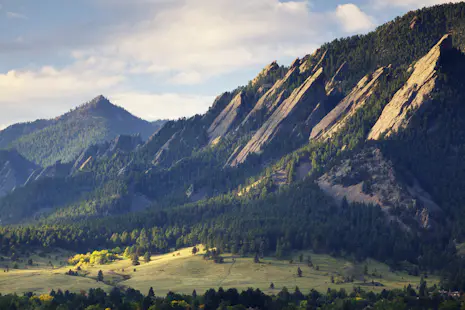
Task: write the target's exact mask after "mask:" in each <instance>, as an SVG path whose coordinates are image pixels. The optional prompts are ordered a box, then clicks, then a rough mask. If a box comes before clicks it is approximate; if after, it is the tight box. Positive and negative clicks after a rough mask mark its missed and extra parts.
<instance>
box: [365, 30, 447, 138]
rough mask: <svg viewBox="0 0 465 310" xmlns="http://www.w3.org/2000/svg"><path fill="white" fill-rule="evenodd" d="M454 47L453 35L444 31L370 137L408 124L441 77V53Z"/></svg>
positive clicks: (392, 131)
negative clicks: (439, 67)
mask: <svg viewBox="0 0 465 310" xmlns="http://www.w3.org/2000/svg"><path fill="white" fill-rule="evenodd" d="M451 47H452V38H451V36H450V35H445V36H444V37H442V39H441V40H440V41H439V42H438V43H437V44H436V45H435V46H434V47H433V48H432V49H431V50H430V52H429V53H428V54H427V55H426V56H424V57H423V58H421V59H420V60H419V61H418V62H417V63H416V64H415V66H414V70H413V73H412V75H411V76H410V78H409V79H408V81H407V82H406V83H405V85H404V86H403V87H402V88H401V89H400V90H399V91H398V92H397V93H396V94H395V95H394V97H393V98H392V100H391V102H389V103H388V104H387V106H386V107H385V108H384V110H383V113H382V114H381V116H380V118H379V119H378V121H377V122H376V124H375V125H374V126H373V128H372V130H371V132H370V134H369V136H368V139H371V140H378V139H380V138H381V137H382V136H383V134H385V135H386V136H390V135H392V134H393V133H395V132H397V131H398V130H399V129H402V128H405V127H407V126H408V124H409V122H410V119H411V114H412V113H411V112H415V111H418V110H419V109H420V108H422V107H424V106H425V105H427V103H428V102H429V101H430V95H431V92H432V91H433V90H434V88H435V87H436V81H437V78H438V74H437V71H436V70H437V65H438V61H439V58H440V56H441V53H442V52H443V51H444V50H447V49H450V48H451Z"/></svg>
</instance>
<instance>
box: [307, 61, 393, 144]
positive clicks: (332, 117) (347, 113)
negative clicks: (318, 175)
mask: <svg viewBox="0 0 465 310" xmlns="http://www.w3.org/2000/svg"><path fill="white" fill-rule="evenodd" d="M386 72H388V68H387V67H382V68H379V69H378V70H376V71H375V72H374V73H373V74H369V75H366V76H365V77H363V78H362V79H361V80H360V82H358V84H357V85H356V86H355V87H354V89H353V90H352V91H351V92H350V94H349V95H348V96H346V97H345V98H344V99H343V100H342V101H341V102H340V103H339V104H338V105H337V106H336V107H335V108H334V109H333V110H332V111H331V112H329V113H328V114H327V115H326V116H325V117H324V118H323V119H322V120H321V121H320V122H319V123H318V125H316V126H315V127H313V129H312V132H311V134H310V139H320V138H321V139H327V138H329V137H331V136H332V135H333V134H334V133H336V132H337V131H338V130H339V129H341V128H342V127H343V126H344V125H345V124H346V123H347V121H348V120H349V119H350V118H351V117H352V116H353V115H354V114H355V112H357V110H358V109H360V108H361V107H363V106H364V105H365V104H366V103H367V101H368V99H370V97H371V96H372V95H373V93H374V92H375V90H376V89H377V88H378V86H379V80H380V79H381V77H382V76H383V75H385V74H386Z"/></svg>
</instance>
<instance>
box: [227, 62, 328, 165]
mask: <svg viewBox="0 0 465 310" xmlns="http://www.w3.org/2000/svg"><path fill="white" fill-rule="evenodd" d="M325 99H326V91H325V89H324V76H323V69H322V68H320V69H319V70H317V71H316V73H315V74H314V75H312V76H310V77H309V78H308V79H307V80H306V81H305V82H304V83H303V84H302V85H301V86H300V87H298V88H297V89H295V90H294V91H293V92H292V94H291V95H290V96H289V98H287V99H286V100H285V101H284V102H283V103H282V104H281V105H280V106H279V107H278V108H277V109H276V110H275V111H274V113H273V114H272V115H271V116H270V117H269V118H268V119H267V120H266V122H265V123H264V124H263V126H262V127H261V128H260V129H259V130H258V131H257V132H256V133H255V135H254V136H253V137H252V139H251V140H250V141H249V142H248V143H247V145H246V146H245V147H244V148H243V149H242V151H241V152H240V153H239V154H238V156H237V157H236V158H235V159H234V160H233V161H232V162H231V166H237V165H238V164H240V163H243V162H244V161H245V160H246V158H247V156H248V155H249V154H251V153H258V152H260V151H261V150H262V147H263V146H264V145H265V144H267V143H269V142H270V141H271V140H272V139H273V137H274V136H276V134H277V133H278V132H279V131H280V128H281V126H282V123H283V122H284V121H285V120H286V119H287V118H288V117H290V116H292V115H293V114H294V113H295V114H297V115H299V117H305V118H307V117H308V114H309V112H308V110H309V109H310V112H311V111H312V110H313V109H314V108H315V107H316V105H317V104H318V103H320V102H322V101H324V100H325ZM299 107H301V108H302V110H301V111H298V110H299ZM301 112H302V113H301ZM305 118H304V119H305Z"/></svg>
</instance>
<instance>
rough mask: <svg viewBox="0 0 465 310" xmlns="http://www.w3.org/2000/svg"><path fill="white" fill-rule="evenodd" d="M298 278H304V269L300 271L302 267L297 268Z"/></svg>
mask: <svg viewBox="0 0 465 310" xmlns="http://www.w3.org/2000/svg"><path fill="white" fill-rule="evenodd" d="M297 276H298V277H299V278H301V277H302V269H300V267H297Z"/></svg>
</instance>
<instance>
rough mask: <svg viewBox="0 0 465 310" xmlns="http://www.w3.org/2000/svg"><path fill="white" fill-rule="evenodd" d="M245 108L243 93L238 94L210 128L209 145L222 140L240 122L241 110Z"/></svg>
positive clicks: (208, 131)
mask: <svg viewBox="0 0 465 310" xmlns="http://www.w3.org/2000/svg"><path fill="white" fill-rule="evenodd" d="M243 108H244V99H243V93H242V92H240V93H239V94H237V95H236V96H235V97H234V98H233V100H231V102H230V103H229V104H228V105H227V106H226V108H224V109H223V110H222V111H221V113H220V114H219V115H218V116H217V117H216V118H215V120H214V121H213V123H212V124H211V125H210V128H208V130H207V133H208V138H209V140H210V141H209V143H210V144H214V143H213V142H214V141H218V139H221V137H223V136H224V135H226V133H228V131H229V129H230V128H231V126H232V125H233V124H234V123H235V122H236V121H237V120H238V117H239V116H240V114H241V109H243Z"/></svg>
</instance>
